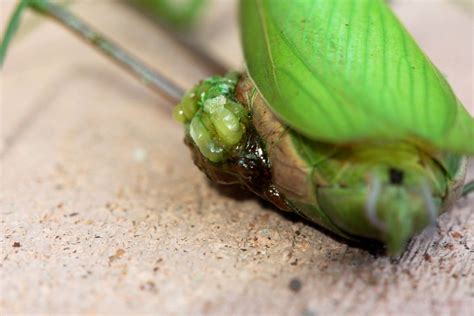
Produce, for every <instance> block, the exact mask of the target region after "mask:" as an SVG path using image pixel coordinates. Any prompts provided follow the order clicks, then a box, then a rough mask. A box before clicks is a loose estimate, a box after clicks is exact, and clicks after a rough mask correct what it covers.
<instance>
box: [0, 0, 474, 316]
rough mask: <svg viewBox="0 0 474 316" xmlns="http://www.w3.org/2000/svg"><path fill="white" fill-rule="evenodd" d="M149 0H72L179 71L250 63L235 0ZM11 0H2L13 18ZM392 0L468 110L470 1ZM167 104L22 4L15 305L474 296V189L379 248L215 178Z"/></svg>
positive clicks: (6, 281)
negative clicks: (415, 232)
mask: <svg viewBox="0 0 474 316" xmlns="http://www.w3.org/2000/svg"><path fill="white" fill-rule="evenodd" d="M149 1H151V0H137V1H131V0H130V1H119V0H100V1H98V0H80V1H79V0H78V1H63V2H61V3H65V4H66V5H67V6H68V7H69V8H70V9H71V10H72V11H73V12H74V13H76V14H77V15H79V16H80V17H82V18H83V19H84V20H85V21H87V22H88V23H89V24H91V25H92V26H93V27H95V28H96V29H98V30H100V31H101V32H102V33H104V34H106V35H108V36H109V37H110V38H112V39H113V40H114V41H115V42H117V43H118V44H120V45H121V46H123V47H125V48H126V49H127V50H128V51H130V52H132V53H133V54H134V55H136V56H138V57H139V58H140V59H142V60H144V61H145V62H146V63H147V64H148V65H151V66H153V68H155V69H156V70H157V71H159V72H160V73H162V74H163V75H165V76H166V77H168V78H170V79H172V80H173V81H174V82H175V83H176V84H178V85H179V86H180V87H182V88H184V89H189V88H190V87H192V86H193V85H194V84H195V83H196V82H198V81H199V80H201V79H202V78H205V77H207V76H209V75H212V74H215V73H216V72H221V71H223V69H238V70H242V69H244V65H243V60H242V55H241V52H240V44H239V35H238V28H237V19H236V8H235V7H236V1H234V0H212V1H211V0H208V1H204V3H203V6H202V8H201V10H200V12H199V13H198V14H197V15H196V16H195V17H194V20H193V14H191V13H189V12H186V10H185V11H184V13H183V12H181V11H180V10H181V9H180V8H182V7H180V5H186V4H187V3H192V2H193V1H194V2H196V1H195V0H188V1H172V2H170V3H172V6H174V5H176V8H175V9H177V10H178V11H177V12H178V13H179V14H177V15H176V14H174V15H172V16H165V17H163V16H162V15H158V16H157V15H156V12H155V11H154V9H150V7H148V5H149V3H148V2H149ZM132 2H133V3H132ZM198 2H199V1H198ZM15 3H16V2H15V1H13V0H2V1H0V27H1V30H2V31H3V30H4V28H5V25H6V22H7V19H8V17H9V15H10V14H11V13H12V10H13V8H14V6H15ZM391 5H392V6H393V9H394V10H395V12H396V13H397V15H398V16H399V17H400V19H401V20H402V21H403V22H404V23H405V25H406V26H407V28H408V29H409V30H410V31H411V33H412V34H413V36H414V37H415V38H416V39H417V41H418V43H419V44H420V46H421V47H422V48H423V49H424V50H425V52H426V53H427V54H428V55H429V56H430V58H431V59H432V60H433V62H434V63H435V64H436V65H437V66H438V67H439V68H440V69H441V71H442V72H443V74H445V75H446V76H447V78H448V81H449V82H450V83H451V85H452V87H453V89H454V90H455V92H456V94H457V95H458V97H459V98H460V99H461V101H462V102H463V103H464V105H465V106H466V108H468V110H469V111H470V112H471V114H474V104H473V100H474V96H473V94H474V92H473V90H474V89H473V73H474V64H473V63H474V61H473V56H474V51H473V50H474V42H473V38H474V25H473V18H474V10H473V3H472V1H469V0H457V1H455V0H403V1H401V0H400V1H391ZM181 17H184V18H183V19H184V23H183V19H181ZM190 18H191V20H190ZM166 19H168V21H170V19H171V21H174V22H178V24H180V26H179V27H177V26H175V25H171V24H170V23H169V22H168V23H166V22H165V20H166ZM187 21H190V22H189V23H188V22H187ZM171 106H172V104H169V102H167V101H166V100H164V99H162V98H160V97H159V96H157V95H155V94H153V93H152V92H150V91H149V90H148V89H146V88H145V87H143V86H142V85H141V84H140V83H139V82H137V81H136V80H135V79H134V78H132V77H130V76H129V75H128V74H126V73H125V72H123V71H122V70H121V69H119V68H118V67H116V65H114V64H113V63H111V62H110V61H108V60H106V59H105V58H103V57H102V56H101V55H99V54H97V53H96V52H95V51H94V50H93V49H91V48H90V47H88V46H86V45H84V44H83V43H82V42H80V41H78V40H77V39H76V38H75V37H73V36H72V35H71V34H70V33H68V32H67V31H65V30H64V29H62V28H61V27H59V26H58V25H56V24H54V23H53V22H51V21H49V20H46V19H45V18H43V17H41V16H38V15H36V14H34V13H31V12H27V14H25V16H24V18H23V20H22V23H21V26H20V28H19V33H18V36H17V37H16V38H15V39H14V41H13V42H12V46H11V48H10V51H9V54H8V56H7V59H6V62H5V64H4V66H3V68H2V71H1V74H0V107H1V113H0V118H1V120H0V124H1V131H2V142H1V146H0V158H1V174H0V179H1V183H0V185H1V189H0V216H1V226H0V227H1V236H0V243H1V247H2V248H1V256H0V257H1V258H0V286H1V288H0V309H1V310H2V312H3V313H6V314H13V313H20V314H32V313H50V314H66V313H85V314H96V313H97V314H117V313H123V314H130V315H132V314H133V315H137V314H151V313H153V314H156V313H159V314H241V315H248V314H259V315H287V314H291V315H305V316H310V315H326V314H363V315H381V314H414V313H419V314H439V315H445V314H450V315H468V314H471V313H472V311H471V309H472V284H473V282H474V277H473V273H472V272H473V271H472V269H473V266H472V249H473V248H472V247H474V242H473V240H474V239H473V236H474V234H473V230H472V228H473V224H474V217H473V216H472V214H473V211H474V202H473V201H472V198H471V199H470V200H467V199H464V200H462V201H460V202H459V203H458V205H457V207H456V208H455V209H454V210H453V211H452V212H450V213H448V214H444V215H443V216H441V218H440V220H439V229H438V231H437V233H436V234H435V236H427V235H424V234H421V235H420V236H417V237H416V238H414V240H413V241H412V242H411V244H410V246H409V248H408V249H407V251H406V252H405V253H404V254H403V255H401V256H400V257H397V258H387V257H384V256H379V255H377V254H374V253H371V252H369V251H367V250H366V249H360V248H357V247H352V246H351V245H348V244H346V243H344V242H342V241H341V240H335V239H333V237H332V236H329V235H326V234H325V233H324V232H322V231H320V230H318V229H316V228H315V227H313V226H309V225H307V224H306V223H303V222H300V221H299V220H298V219H296V218H293V217H291V216H290V217H288V216H286V215H284V214H281V213H279V212H277V211H275V210H274V209H273V208H270V207H268V206H266V205H262V203H260V202H259V201H258V200H256V199H255V198H254V197H252V196H250V195H247V194H244V193H240V192H238V191H236V190H233V189H222V188H218V187H215V186H213V185H211V184H209V182H208V181H207V180H206V178H205V176H203V175H202V174H201V173H200V172H199V171H198V170H197V168H195V167H194V166H193V163H192V161H191V159H190V154H189V152H188V150H187V148H185V146H184V144H183V143H182V137H183V131H182V127H181V126H180V125H179V124H177V123H175V122H173V120H172V119H171V117H170V116H171V115H170V113H171V112H170V109H171ZM469 177H470V178H472V168H471V171H470V176H469Z"/></svg>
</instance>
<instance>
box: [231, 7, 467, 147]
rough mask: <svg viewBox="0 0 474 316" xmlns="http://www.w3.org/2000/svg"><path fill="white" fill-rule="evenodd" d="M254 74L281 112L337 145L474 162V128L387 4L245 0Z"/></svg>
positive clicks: (245, 38)
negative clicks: (390, 147) (380, 145)
mask: <svg viewBox="0 0 474 316" xmlns="http://www.w3.org/2000/svg"><path fill="white" fill-rule="evenodd" d="M240 10H241V13H240V14H241V19H240V23H241V30H242V42H243V47H244V54H245V59H246V62H247V67H248V72H249V74H250V76H251V78H252V79H253V80H254V82H255V84H256V86H257V88H258V89H259V91H260V93H261V94H262V95H263V96H264V98H265V99H266V101H267V103H268V104H269V106H270V107H271V108H272V109H273V111H274V112H275V113H276V114H277V115H278V116H279V117H280V118H281V119H282V120H283V121H284V122H285V123H286V124H288V125H289V126H290V127H292V128H293V129H295V130H297V131H298V132H300V133H302V134H303V135H305V136H307V137H309V138H311V139H314V140H322V141H327V142H332V143H349V142H362V141H386V140H395V141H397V140H413V141H416V142H419V143H422V144H426V145H427V146H428V147H431V148H435V149H439V150H446V151H451V152H455V153H462V154H474V141H473V140H474V120H473V118H472V117H471V116H470V115H469V114H468V112H467V111H466V110H465V109H464V108H463V106H462V104H461V103H460V102H459V100H458V99H457V98H456V96H455V95H454V93H453V91H452V89H451V88H450V86H449V84H448V83H447V82H446V80H445V79H444V77H443V76H442V75H441V73H440V72H439V71H438V70H437V69H436V67H435V66H434V65H433V64H432V63H431V61H430V60H429V59H428V58H427V57H426V56H425V55H424V53H423V52H422V51H421V49H420V48H419V47H418V45H417V44H416V42H415V41H414V39H413V38H412V37H411V36H410V34H408V32H407V31H406V29H405V28H404V27H403V26H402V25H401V23H400V22H399V20H398V19H397V18H396V17H395V15H394V14H393V12H392V11H391V10H390V8H389V7H388V6H387V5H386V4H385V2H384V1H383V0H293V1H272V0H242V1H241V3H240Z"/></svg>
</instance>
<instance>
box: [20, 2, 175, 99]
mask: <svg viewBox="0 0 474 316" xmlns="http://www.w3.org/2000/svg"><path fill="white" fill-rule="evenodd" d="M29 6H30V7H31V8H32V9H33V10H34V11H36V12H38V13H41V14H43V15H45V16H47V17H50V18H52V19H53V20H55V21H56V22H59V24H61V25H62V26H64V27H66V28H67V29H68V30H70V31H71V32H73V33H74V34H75V35H77V36H78V37H79V38H80V39H82V40H84V41H85V42H86V43H88V44H90V45H91V46H92V47H94V48H96V49H97V50H98V51H99V52H101V53H102V54H104V55H105V56H107V57H108V58H110V59H111V60H113V61H114V62H116V63H117V64H119V65H120V66H121V67H122V68H124V69H125V70H127V71H128V72H129V73H131V74H132V75H134V76H135V77H137V78H138V79H139V80H140V81H141V82H142V83H143V84H145V85H146V86H148V87H149V88H151V89H152V90H154V91H155V92H158V93H159V94H160V95H161V96H163V97H164V98H166V99H167V100H169V101H171V102H172V103H177V102H179V100H180V99H181V98H182V96H183V94H184V91H183V89H181V88H180V87H178V86H177V85H175V84H174V83H173V82H171V81H170V80H168V79H167V78H165V77H163V76H162V75H160V74H159V73H157V72H155V71H153V70H152V69H151V68H150V67H149V66H147V65H145V64H144V63H142V62H141V61H139V60H138V59H137V58H135V57H134V56H132V55H131V54H130V53H128V52H126V51H125V50H124V49H122V48H121V47H120V46H118V45H116V44H115V43H113V42H112V41H110V40H109V39H107V38H106V37H105V36H103V35H102V34H100V33H98V32H96V31H95V30H94V29H92V28H91V27H90V26H88V25H87V24H86V23H84V22H83V21H82V20H81V19H79V18H78V17H77V16H75V15H74V14H72V13H71V12H70V11H68V10H67V9H65V8H63V7H61V6H59V5H57V4H53V3H50V2H49V1H32V2H31V3H30V4H29Z"/></svg>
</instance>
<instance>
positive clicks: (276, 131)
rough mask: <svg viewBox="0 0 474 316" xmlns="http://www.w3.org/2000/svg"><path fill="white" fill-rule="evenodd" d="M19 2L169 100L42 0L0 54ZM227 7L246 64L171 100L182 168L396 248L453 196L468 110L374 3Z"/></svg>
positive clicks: (322, 0)
mask: <svg viewBox="0 0 474 316" xmlns="http://www.w3.org/2000/svg"><path fill="white" fill-rule="evenodd" d="M138 1H140V0H138ZM144 1H146V2H147V4H146V5H148V6H149V5H152V6H153V0H144ZM156 1H157V2H156V3H157V5H156V8H158V9H159V8H163V6H162V5H163V3H164V2H166V1H164V0H156ZM200 2H201V1H193V3H194V5H196V8H197V6H198V3H200ZM25 8H32V9H34V10H36V11H37V12H40V13H43V14H45V15H48V16H50V17H53V18H54V19H56V20H58V21H59V22H60V23H62V24H64V25H66V26H67V27H68V28H70V29H71V30H73V31H74V32H75V33H76V34H78V35H80V36H81V37H82V38H83V39H86V40H87V41H88V42H90V43H92V44H93V45H95V46H96V47H98V48H99V49H100V50H101V51H102V52H104V53H105V54H107V55H108V56H109V57H112V58H113V59H116V60H118V61H119V62H120V63H121V64H122V65H123V66H125V68H127V69H128V70H130V71H131V72H132V73H134V74H136V75H137V76H138V77H140V78H141V79H142V81H144V82H145V83H148V84H149V85H151V86H152V87H154V88H157V89H158V90H159V92H160V93H162V94H164V96H166V97H168V99H170V100H174V99H177V98H178V97H182V93H181V90H180V89H179V88H177V87H175V86H174V85H172V84H171V83H170V82H168V81H167V80H165V79H163V78H161V77H160V76H159V75H157V74H155V73H153V72H152V71H151V70H150V69H149V68H148V67H146V66H144V65H143V64H141V63H140V62H139V61H137V60H136V59H134V58H133V57H131V56H129V55H128V54H126V53H125V52H124V51H123V50H121V49H120V47H118V46H116V45H114V44H112V43H110V42H109V41H107V39H105V38H104V37H103V36H101V35H99V34H97V33H96V32H94V31H93V30H91V29H90V28H88V27H87V26H86V25H85V24H83V23H82V22H81V21H80V20H78V19H77V18H76V17H74V16H73V15H72V14H70V13H69V12H68V11H66V10H65V9H64V8H61V7H60V6H57V5H54V4H52V3H50V2H49V1H47V0H23V1H21V2H20V4H19V6H18V9H17V11H16V12H15V15H14V16H13V18H12V22H11V23H10V27H9V28H8V30H7V34H6V36H5V37H4V40H3V43H2V47H1V51H0V52H1V57H2V60H3V57H4V55H5V51H6V47H7V45H8V42H9V40H10V39H11V37H12V34H13V33H14V30H15V27H16V26H17V25H18V20H19V16H20V15H21V12H22V10H24V9H25ZM239 11H240V28H241V40H242V46H243V51H244V56H245V61H246V66H247V71H246V72H244V73H237V72H230V73H228V74H227V75H225V76H215V77H211V78H208V79H205V80H203V81H202V82H200V83H199V84H198V85H196V86H195V87H194V88H192V89H190V90H189V91H188V92H187V93H186V94H185V95H184V97H182V100H181V101H180V103H179V104H178V105H177V106H176V107H175V109H174V117H175V119H176V120H178V121H179V122H182V123H183V125H184V127H185V143H186V144H187V145H188V146H189V147H190V149H191V152H192V155H193V159H194V162H195V164H196V165H197V166H198V167H199V168H200V169H201V170H202V171H203V172H204V173H205V174H206V175H207V176H208V177H209V178H210V179H211V180H213V181H215V182H217V183H221V184H240V185H241V186H243V187H245V188H246V189H248V190H250V191H252V192H254V193H256V194H257V195H258V196H260V197H262V198H263V199H265V200H268V201H270V202H271V203H273V204H274V205H275V206H276V207H278V208H279V209H281V210H284V211H291V212H296V213H298V214H300V215H302V216H303V217H305V218H307V219H309V220H310V221H312V222H314V223H317V224H319V225H321V226H323V227H325V228H327V229H329V230H330V231H332V232H333V233H335V234H337V235H339V236H342V237H344V238H347V239H350V240H364V239H367V238H368V239H373V240H378V241H381V242H384V243H385V244H386V245H387V248H388V251H389V253H390V254H397V253H399V252H401V251H402V250H403V249H404V247H405V245H406V244H407V242H408V240H409V239H410V238H411V237H413V236H414V235H415V234H416V233H417V232H420V231H421V230H423V229H424V228H426V227H427V226H430V225H431V224H433V223H434V222H435V221H436V218H437V216H438V215H439V214H441V213H442V212H443V211H446V210H448V209H449V208H450V207H451V206H452V204H453V203H454V202H455V201H456V200H457V199H458V198H459V197H460V195H461V194H462V192H463V183H464V177H465V172H466V161H467V157H468V156H470V155H473V154H474V120H473V118H472V117H471V116H470V115H469V114H468V112H467V110H466V109H465V108H464V107H463V105H462V104H461V102H460V101H459V100H458V99H457V97H456V96H455V95H454V93H453V91H452V89H451V88H450V86H449V84H448V83H447V81H446V80H445V78H444V77H443V76H442V75H441V73H440V72H439V71H438V70H437V68H436V67H435V66H434V65H433V64H432V63H431V61H430V60H429V59H428V57H427V56H426V55H425V54H424V53H423V52H422V51H421V49H420V48H419V46H418V45H417V44H416V42H415V41H414V39H413V38H412V37H411V36H410V34H409V33H408V32H407V31H406V29H405V28H404V27H403V25H402V24H401V23H400V21H399V20H398V19H397V18H396V16H395V15H394V13H393V12H392V11H391V10H390V8H389V7H388V5H387V4H386V2H385V1H383V0H312V1H309V0H295V1H272V0H241V1H240V2H239ZM186 12H187V13H186V14H190V13H189V12H192V11H186ZM186 14H184V16H187V17H189V16H191V15H186ZM174 17H175V18H176V15H174ZM473 189H474V188H473V183H472V182H471V183H469V184H467V185H466V186H465V187H464V193H465V194H467V193H468V192H470V191H471V190H473Z"/></svg>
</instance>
